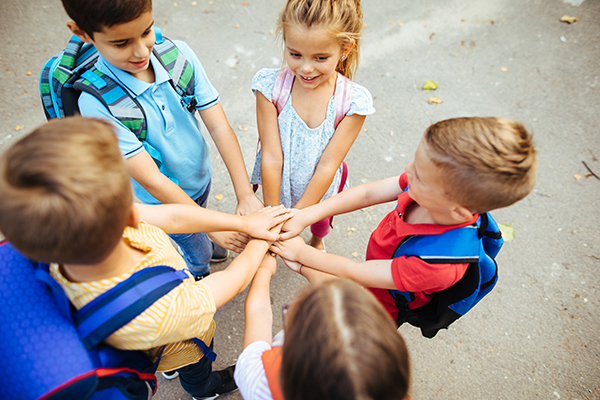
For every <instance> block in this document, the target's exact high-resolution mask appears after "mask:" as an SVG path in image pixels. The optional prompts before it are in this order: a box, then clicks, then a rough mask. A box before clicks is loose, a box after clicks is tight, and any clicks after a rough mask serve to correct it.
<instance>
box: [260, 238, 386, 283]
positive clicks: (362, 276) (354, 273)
mask: <svg viewBox="0 0 600 400" xmlns="http://www.w3.org/2000/svg"><path fill="white" fill-rule="evenodd" d="M271 251H273V252H274V253H276V254H278V255H279V256H281V257H282V258H284V259H287V260H291V261H296V262H298V263H300V264H302V265H304V266H305V267H310V268H313V269H316V270H319V271H322V272H326V273H328V274H331V275H335V276H337V277H340V278H348V279H351V280H353V281H355V282H357V283H358V284H360V285H362V286H365V287H373V288H382V289H396V286H395V284H394V280H393V278H392V260H371V261H365V262H361V263H358V262H355V261H352V260H350V259H348V258H345V257H342V256H337V255H335V254H330V253H323V252H322V251H320V250H317V249H315V248H314V247H311V246H309V245H307V244H305V243H304V240H303V239H302V238H300V237H295V238H292V239H289V240H286V241H279V242H276V243H274V244H273V246H271ZM305 267H302V273H303V274H304V268H305ZM296 272H298V271H297V270H296Z"/></svg>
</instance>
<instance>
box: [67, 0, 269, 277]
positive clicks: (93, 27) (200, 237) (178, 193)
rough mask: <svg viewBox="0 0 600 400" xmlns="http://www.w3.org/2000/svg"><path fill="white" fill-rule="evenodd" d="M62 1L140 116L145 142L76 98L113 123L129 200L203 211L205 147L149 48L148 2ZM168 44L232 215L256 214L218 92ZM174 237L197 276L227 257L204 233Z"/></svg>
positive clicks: (86, 98)
mask: <svg viewBox="0 0 600 400" xmlns="http://www.w3.org/2000/svg"><path fill="white" fill-rule="evenodd" d="M62 3H63V6H64V7H65V10H66V12H67V14H68V15H69V17H70V18H71V19H72V21H69V22H67V27H68V28H69V29H70V30H71V31H72V32H73V33H74V34H75V35H77V36H78V37H79V38H80V39H81V40H82V41H84V42H86V43H92V44H94V46H95V47H96V49H97V50H98V53H99V54H100V56H99V58H98V61H97V63H96V68H97V69H98V70H99V71H100V72H102V73H104V74H106V75H108V76H109V77H110V78H112V79H113V80H114V81H116V82H117V83H119V84H120V85H121V86H122V87H123V88H125V89H126V90H128V91H129V93H130V94H131V95H132V97H133V98H135V99H136V100H137V101H138V102H139V103H140V105H141V107H142V109H143V111H144V113H145V115H146V121H147V138H146V141H144V142H140V141H139V140H138V138H137V137H136V136H135V134H134V133H133V132H132V131H131V130H129V129H128V128H126V127H125V126H124V125H123V124H122V123H121V122H119V121H118V120H117V119H116V118H115V117H114V116H113V115H112V114H111V113H110V112H109V111H108V109H107V108H106V106H105V105H104V104H103V103H102V102H101V101H100V100H98V99H97V98H96V97H94V96H93V95H91V94H88V93H82V94H81V96H80V97H79V102H78V105H79V110H80V112H81V114H82V115H83V116H88V117H101V118H106V119H109V120H111V121H112V122H113V123H114V125H115V126H116V130H117V133H118V137H119V147H120V149H121V152H122V154H123V156H124V157H125V158H126V160H127V166H128V168H129V173H130V175H131V177H132V179H133V184H134V189H135V195H136V196H137V197H138V198H139V199H140V200H141V201H142V202H143V203H145V204H159V203H180V204H193V205H200V206H202V207H205V206H206V203H207V201H208V194H209V192H210V185H211V176H212V165H211V163H210V155H209V146H208V143H207V142H206V141H205V140H204V138H203V137H202V134H201V133H200V126H199V123H198V121H197V120H196V118H195V117H194V114H193V113H190V112H189V111H187V110H186V109H185V108H184V107H183V106H182V105H181V102H180V100H181V96H180V95H179V94H177V92H176V91H175V90H174V88H173V87H172V85H171V83H170V82H169V81H170V79H171V76H170V75H169V73H168V72H167V70H166V69H165V68H164V67H163V65H162V64H161V63H160V61H159V60H158V59H157V57H156V56H155V55H154V54H153V53H152V48H153V46H154V43H155V34H154V28H153V24H154V20H153V19H152V1H151V0H126V1H123V0H97V1H87V0H62ZM174 43H175V45H176V46H177V48H178V49H179V51H180V52H181V54H182V55H183V56H184V57H185V59H186V60H187V61H188V62H189V63H190V65H191V66H192V69H193V73H194V96H195V99H196V109H197V110H198V111H199V114H200V117H201V118H202V121H203V122H204V124H205V126H206V128H207V130H208V133H209V134H210V135H211V137H212V139H213V141H214V142H215V145H216V146H217V149H218V150H219V153H220V155H221V157H222V158H223V161H224V162H225V165H226V167H227V170H228V171H229V174H230V176H231V180H232V182H233V186H234V190H235V194H236V197H237V200H238V206H237V209H236V212H237V213H241V214H245V213H249V212H251V211H254V210H257V209H258V208H260V207H262V203H261V202H260V200H258V198H257V197H256V196H255V195H254V192H253V191H252V188H251V186H250V181H249V180H248V175H247V173H246V168H245V165H244V160H243V158H242V153H241V150H240V146H239V143H238V141H237V137H236V136H235V133H234V132H233V130H232V129H231V126H230V125H229V122H228V121H227V117H226V116H225V113H224V111H223V108H222V106H221V104H220V102H219V94H218V93H217V91H216V90H215V88H214V87H213V86H212V84H211V83H210V81H209V80H208V77H207V76H206V73H205V72H204V69H203V67H202V64H200V61H199V60H198V58H197V57H196V55H195V54H194V52H193V51H192V50H191V49H190V48H189V46H187V45H186V44H185V43H183V42H180V41H174ZM157 154H159V156H157ZM157 159H159V160H160V162H156V161H155V160H157ZM172 237H173V239H174V240H175V241H176V242H177V243H178V244H179V246H180V248H181V249H182V250H183V252H184V258H185V260H186V262H187V264H188V266H189V268H190V269H191V270H192V271H193V272H194V274H195V275H196V276H197V277H202V276H205V275H207V274H208V273H209V261H217V260H220V261H223V260H225V259H226V257H227V252H226V250H224V249H222V248H220V247H219V246H218V245H217V244H214V243H212V242H211V241H210V240H209V238H208V237H207V235H206V234H205V233H195V234H189V235H172ZM211 238H212V239H214V241H215V242H216V243H218V244H220V245H221V246H223V247H225V248H228V249H230V250H234V251H238V252H239V251H241V249H243V247H244V246H245V243H246V241H247V238H245V237H243V236H241V235H240V234H237V233H232V232H220V233H213V234H211ZM213 248H214V249H215V251H214V255H213ZM219 252H220V253H221V254H217V253H219Z"/></svg>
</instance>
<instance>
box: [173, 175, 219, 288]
mask: <svg viewBox="0 0 600 400" xmlns="http://www.w3.org/2000/svg"><path fill="white" fill-rule="evenodd" d="M210 185H211V183H210V182H209V183H208V186H207V187H206V190H205V191H204V193H203V194H202V195H201V196H200V197H198V198H197V199H196V203H198V205H199V206H200V207H204V208H206V204H207V203H208V195H209V193H210ZM169 236H171V238H172V239H173V240H174V241H175V243H177V244H178V245H179V247H180V248H181V250H182V251H183V259H184V260H185V262H186V264H187V266H188V268H189V269H190V271H192V273H193V274H194V275H197V276H198V275H206V274H208V272H209V271H210V269H209V267H210V258H211V256H212V251H213V249H212V243H211V242H210V239H209V238H208V236H207V235H206V233H204V232H197V233H178V234H173V235H169Z"/></svg>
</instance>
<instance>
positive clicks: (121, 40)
mask: <svg viewBox="0 0 600 400" xmlns="http://www.w3.org/2000/svg"><path fill="white" fill-rule="evenodd" d="M153 25H154V20H152V21H151V22H150V25H149V26H148V27H147V28H146V29H144V32H146V31H147V30H149V29H150V28H152V26H153ZM129 39H131V38H123V39H116V40H109V41H108V43H120V42H125V41H127V40H129Z"/></svg>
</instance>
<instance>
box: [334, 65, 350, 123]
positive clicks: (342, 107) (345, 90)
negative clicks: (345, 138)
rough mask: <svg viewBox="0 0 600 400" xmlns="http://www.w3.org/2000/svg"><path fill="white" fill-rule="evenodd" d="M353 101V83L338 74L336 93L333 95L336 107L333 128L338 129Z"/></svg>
mask: <svg viewBox="0 0 600 400" xmlns="http://www.w3.org/2000/svg"><path fill="white" fill-rule="evenodd" d="M351 100H352V81H351V80H350V79H348V78H346V77H345V76H344V75H342V74H340V73H339V72H338V76H337V80H336V83H335V93H334V94H333V105H334V106H335V122H334V123H333V127H334V128H335V129H337V126H338V124H339V123H340V121H341V120H342V119H344V117H345V116H346V114H348V111H350V103H351Z"/></svg>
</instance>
